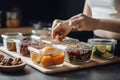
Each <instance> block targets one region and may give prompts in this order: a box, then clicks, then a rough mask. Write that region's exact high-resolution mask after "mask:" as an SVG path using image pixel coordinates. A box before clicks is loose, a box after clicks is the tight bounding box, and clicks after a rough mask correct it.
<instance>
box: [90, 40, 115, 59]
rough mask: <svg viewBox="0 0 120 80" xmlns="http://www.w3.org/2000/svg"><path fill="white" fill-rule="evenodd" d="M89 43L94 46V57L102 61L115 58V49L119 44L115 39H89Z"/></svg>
mask: <svg viewBox="0 0 120 80" xmlns="http://www.w3.org/2000/svg"><path fill="white" fill-rule="evenodd" d="M88 43H90V44H92V45H93V48H92V50H93V52H92V53H93V55H94V56H96V57H98V58H101V59H111V58H113V57H114V48H115V44H116V43H117V41H116V40H114V39H89V40H88Z"/></svg>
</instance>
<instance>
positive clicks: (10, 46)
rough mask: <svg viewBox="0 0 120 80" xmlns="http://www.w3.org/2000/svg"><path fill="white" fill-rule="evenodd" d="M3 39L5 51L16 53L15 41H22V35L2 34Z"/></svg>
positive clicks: (15, 33) (17, 33) (14, 33)
mask: <svg viewBox="0 0 120 80" xmlns="http://www.w3.org/2000/svg"><path fill="white" fill-rule="evenodd" d="M1 37H2V38H3V45H4V47H5V49H7V50H9V51H16V44H15V41H14V40H17V39H21V37H22V33H20V32H13V33H5V34H2V35H1Z"/></svg>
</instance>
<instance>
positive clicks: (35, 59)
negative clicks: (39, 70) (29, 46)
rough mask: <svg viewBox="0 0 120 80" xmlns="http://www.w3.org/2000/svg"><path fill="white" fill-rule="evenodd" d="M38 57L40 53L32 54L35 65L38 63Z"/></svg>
mask: <svg viewBox="0 0 120 80" xmlns="http://www.w3.org/2000/svg"><path fill="white" fill-rule="evenodd" d="M38 56H39V54H38V53H36V52H31V53H30V57H31V60H32V61H33V62H34V63H38V60H37V59H38Z"/></svg>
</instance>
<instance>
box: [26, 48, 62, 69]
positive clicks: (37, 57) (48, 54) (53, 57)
mask: <svg viewBox="0 0 120 80" xmlns="http://www.w3.org/2000/svg"><path fill="white" fill-rule="evenodd" d="M28 49H29V50H30V58H31V60H32V61H33V62H34V63H36V64H38V65H40V66H41V67H45V68H48V67H56V66H62V65H63V63H64V52H63V51H61V50H60V49H57V48H55V47H53V46H45V47H43V48H41V49H36V48H34V47H31V46H29V47H28Z"/></svg>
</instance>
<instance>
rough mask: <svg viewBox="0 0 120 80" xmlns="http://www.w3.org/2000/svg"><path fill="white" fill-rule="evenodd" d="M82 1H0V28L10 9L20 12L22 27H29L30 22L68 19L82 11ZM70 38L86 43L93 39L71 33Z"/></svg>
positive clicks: (82, 33)
mask: <svg viewBox="0 0 120 80" xmlns="http://www.w3.org/2000/svg"><path fill="white" fill-rule="evenodd" d="M83 7H84V0H0V11H1V12H2V16H0V17H1V19H2V23H3V24H2V25H3V26H2V27H5V24H4V22H5V19H6V18H5V17H6V12H7V11H9V10H10V9H12V8H18V9H19V10H20V11H21V19H22V20H21V21H22V26H27V25H30V23H31V22H32V21H42V22H47V23H51V24H52V22H53V20H54V19H63V20H65V19H68V18H70V17H72V16H73V15H76V14H79V13H81V12H82V11H83ZM69 36H70V37H73V38H78V39H79V40H81V41H87V39H88V38H91V37H93V33H92V32H87V31H82V32H71V33H70V34H69Z"/></svg>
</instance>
